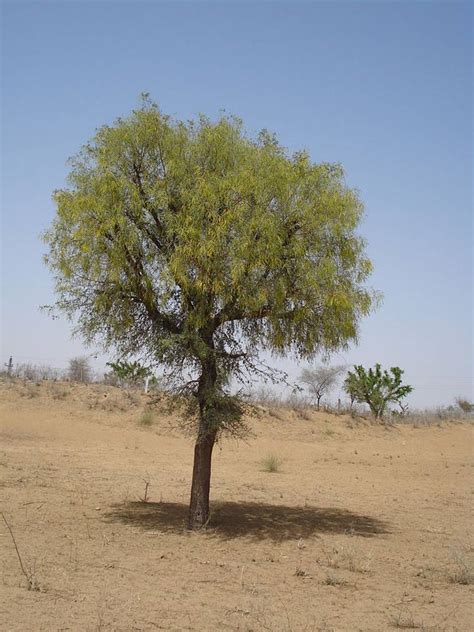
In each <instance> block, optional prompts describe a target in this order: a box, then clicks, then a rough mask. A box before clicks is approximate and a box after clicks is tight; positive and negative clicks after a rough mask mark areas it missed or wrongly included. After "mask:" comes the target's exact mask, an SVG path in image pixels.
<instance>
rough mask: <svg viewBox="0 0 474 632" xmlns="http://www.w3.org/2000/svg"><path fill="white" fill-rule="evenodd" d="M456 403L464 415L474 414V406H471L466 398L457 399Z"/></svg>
mask: <svg viewBox="0 0 474 632" xmlns="http://www.w3.org/2000/svg"><path fill="white" fill-rule="evenodd" d="M455 401H456V404H457V405H458V406H459V408H460V409H461V410H462V412H463V413H466V414H467V413H472V412H474V404H471V402H470V401H469V400H468V399H467V398H466V397H460V396H459V397H456V399H455Z"/></svg>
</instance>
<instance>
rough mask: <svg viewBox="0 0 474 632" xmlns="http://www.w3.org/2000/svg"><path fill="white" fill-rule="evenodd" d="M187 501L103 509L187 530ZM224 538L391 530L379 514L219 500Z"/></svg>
mask: <svg viewBox="0 0 474 632" xmlns="http://www.w3.org/2000/svg"><path fill="white" fill-rule="evenodd" d="M187 511H188V507H187V505H185V504H183V503H168V502H161V503H152V502H147V503H144V502H127V503H121V504H117V505H113V508H112V510H111V511H110V512H109V513H107V514H104V518H105V520H107V521H108V522H122V523H123V524H127V525H133V526H135V527H140V528H142V529H144V530H147V531H161V532H164V533H182V532H183V531H184V530H185V529H186V518H187ZM207 530H208V531H210V532H211V533H212V534H214V535H217V536H221V537H223V538H239V537H248V538H252V539H256V540H265V539H269V540H274V541H281V540H290V539H295V538H296V539H298V538H307V537H309V536H312V535H316V534H318V533H333V534H336V533H346V534H349V535H358V536H363V537H373V536H377V535H382V534H386V533H390V531H389V530H388V527H387V524H386V523H384V522H383V521H382V520H378V519H377V518H372V517H370V516H364V515H360V514H356V513H353V512H351V511H348V510H346V509H337V508H333V507H329V508H327V507H287V506H283V505H268V504H265V503H258V502H214V503H212V505H211V519H210V521H209V525H208V528H207Z"/></svg>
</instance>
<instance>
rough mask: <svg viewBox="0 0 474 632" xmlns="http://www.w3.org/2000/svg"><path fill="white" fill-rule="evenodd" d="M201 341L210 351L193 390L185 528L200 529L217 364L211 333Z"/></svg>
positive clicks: (207, 484)
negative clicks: (194, 432)
mask: <svg viewBox="0 0 474 632" xmlns="http://www.w3.org/2000/svg"><path fill="white" fill-rule="evenodd" d="M203 340H204V342H205V343H206V345H207V347H208V349H210V350H211V351H210V353H208V354H207V355H206V357H205V358H203V360H202V361H201V375H200V377H199V385H198V389H197V393H196V395H197V398H198V402H199V428H198V436H197V439H196V445H195V446H194V466H193V482H192V484H191V500H190V503H189V515H188V528H189V529H201V528H202V527H204V526H205V525H206V523H207V521H208V520H209V489H210V486H211V459H212V449H213V448H214V443H215V441H216V436H217V426H216V420H215V397H216V383H217V365H216V359H215V355H214V341H213V339H212V334H211V335H207V336H203Z"/></svg>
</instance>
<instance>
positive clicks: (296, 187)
mask: <svg viewBox="0 0 474 632" xmlns="http://www.w3.org/2000/svg"><path fill="white" fill-rule="evenodd" d="M54 201H55V204H56V208H57V214H56V217H55V219H54V221H53V224H52V226H51V228H50V230H49V231H48V232H47V233H46V235H45V239H46V242H47V244H48V246H49V254H48V255H47V262H48V264H49V266H50V267H51V269H52V271H53V272H54V274H55V278H56V292H57V296H58V301H57V307H59V309H60V310H62V311H63V312H65V313H66V314H67V315H68V316H69V317H70V318H71V319H74V320H75V323H76V330H77V332H78V333H80V334H81V335H82V336H83V338H84V339H85V341H86V342H88V343H93V342H94V343H100V344H101V345H102V346H103V348H104V349H106V350H113V351H114V352H115V353H118V354H119V356H120V357H122V358H130V357H137V356H139V357H140V358H141V359H142V360H146V361H147V362H148V363H150V364H153V363H154V364H160V365H161V366H162V367H164V368H165V370H166V371H167V372H168V374H171V375H172V376H173V378H174V379H175V380H177V381H178V382H180V383H181V385H182V386H185V385H186V386H187V390H188V392H189V393H190V394H192V395H193V396H194V397H193V398H191V399H193V400H194V401H195V402H196V420H197V426H196V427H197V443H196V446H199V445H201V447H202V444H206V445H208V446H209V445H210V450H211V451H212V445H213V444H214V441H215V439H216V437H217V436H218V433H219V432H220V431H221V430H223V429H225V428H233V427H235V425H236V423H237V424H238V422H239V419H240V414H241V408H240V406H239V405H238V401H237V400H235V399H234V398H232V397H231V396H230V393H229V391H228V384H229V380H230V378H231V376H234V377H237V378H239V377H241V378H242V377H243V376H244V374H245V373H247V375H248V374H249V373H250V375H251V374H252V371H253V370H255V369H256V359H257V358H258V353H259V351H260V350H262V349H266V350H270V351H271V352H272V353H274V354H276V355H285V354H289V353H291V354H293V355H294V356H296V357H298V358H302V359H311V358H313V357H314V356H315V355H316V354H317V353H319V352H321V351H324V352H328V351H329V352H330V351H333V350H336V349H341V348H344V347H346V346H347V345H348V343H349V342H350V341H353V340H355V339H356V338H357V332H358V323H359V321H360V319H361V317H363V316H364V315H366V314H368V312H369V311H370V309H371V306H372V305H373V299H374V294H373V293H372V292H371V291H370V290H369V289H367V287H366V285H365V283H366V280H367V278H368V276H369V274H370V272H371V268H372V266H371V262H370V261H369V259H368V258H367V257H366V255H365V252H364V246H365V244H364V240H363V239H362V238H361V237H360V236H359V235H357V233H356V229H357V227H358V224H359V222H360V220H361V217H362V214H363V205H362V203H361V201H360V200H359V198H358V195H357V193H356V192H355V191H354V190H352V189H350V188H349V187H348V186H347V185H346V184H345V181H344V172H343V169H342V167H341V166H340V165H338V164H330V163H320V164H315V163H313V162H312V161H311V160H310V157H309V156H308V154H307V153H306V152H303V151H300V152H296V153H294V154H293V155H289V154H288V153H287V151H286V150H285V149H284V148H283V147H282V146H281V145H280V144H279V143H278V141H277V140H276V138H275V136H274V135H272V134H270V133H269V132H267V131H265V130H264V131H263V132H261V133H260V134H259V135H258V136H257V137H256V138H253V137H251V136H249V135H248V134H247V133H246V132H245V130H244V128H243V125H242V122H241V121H240V120H239V119H237V118H235V117H231V116H223V117H221V118H220V119H219V120H217V121H215V122H213V121H211V120H210V119H208V118H207V117H205V116H200V117H199V118H198V119H197V120H193V121H177V120H174V119H172V118H171V117H169V116H167V115H165V114H163V113H162V112H161V111H160V109H159V107H158V106H157V105H156V104H154V103H152V102H151V101H150V100H149V99H148V98H147V97H144V99H143V101H142V104H141V107H140V108H139V109H137V110H136V111H133V112H132V114H131V115H130V116H128V117H127V118H123V119H118V120H117V121H116V122H115V123H114V124H113V125H111V126H104V127H101V128H100V129H99V130H98V131H97V133H96V135H95V136H94V138H93V139H92V140H91V141H90V142H89V143H87V144H86V145H85V146H84V147H83V148H82V150H81V151H80V152H79V153H78V154H77V155H76V156H75V157H74V158H73V159H72V160H71V170H70V173H69V178H68V186H67V188H64V189H61V190H58V191H56V192H55V193H54ZM186 374H190V375H191V379H189V378H188V377H186ZM195 457H196V453H195ZM196 458H197V457H196ZM196 458H195V468H196ZM206 459H207V457H206ZM209 461H210V456H209ZM203 467H204V466H203ZM206 471H207V470H206ZM196 476H199V473H198V474H196V470H195V472H194V477H196ZM206 476H207V473H206ZM209 476H210V465H209ZM205 491H206V490H204V493H205ZM207 492H208V489H207ZM194 513H195V514H196V512H194ZM206 519H207V517H206V512H205V511H204V514H203V515H201V516H200V518H199V520H201V522H202V521H205V520H206ZM199 520H197V519H196V520H195V524H198V523H199ZM191 522H192V521H191Z"/></svg>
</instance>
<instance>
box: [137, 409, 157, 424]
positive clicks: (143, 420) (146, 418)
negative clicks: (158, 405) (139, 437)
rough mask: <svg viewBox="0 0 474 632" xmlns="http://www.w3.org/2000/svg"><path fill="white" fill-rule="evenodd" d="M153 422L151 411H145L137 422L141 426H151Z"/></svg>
mask: <svg viewBox="0 0 474 632" xmlns="http://www.w3.org/2000/svg"><path fill="white" fill-rule="evenodd" d="M153 421H154V419H153V413H152V411H151V410H145V411H144V412H143V413H142V415H141V417H140V420H139V422H140V425H141V426H152V425H153Z"/></svg>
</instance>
